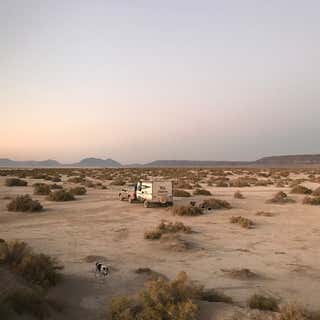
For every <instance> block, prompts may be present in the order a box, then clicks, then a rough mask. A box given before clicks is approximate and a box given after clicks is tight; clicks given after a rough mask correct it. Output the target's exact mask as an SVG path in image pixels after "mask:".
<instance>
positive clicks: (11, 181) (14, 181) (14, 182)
mask: <svg viewBox="0 0 320 320" xmlns="http://www.w3.org/2000/svg"><path fill="white" fill-rule="evenodd" d="M5 185H6V186H7V187H25V186H27V185H28V182H27V181H24V180H21V179H18V178H7V179H6V181H5Z"/></svg>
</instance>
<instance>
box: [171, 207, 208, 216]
mask: <svg viewBox="0 0 320 320" xmlns="http://www.w3.org/2000/svg"><path fill="white" fill-rule="evenodd" d="M172 214H173V215H177V216H199V215H202V214H203V211H202V210H201V209H200V208H199V207H195V206H174V207H173V208H172Z"/></svg>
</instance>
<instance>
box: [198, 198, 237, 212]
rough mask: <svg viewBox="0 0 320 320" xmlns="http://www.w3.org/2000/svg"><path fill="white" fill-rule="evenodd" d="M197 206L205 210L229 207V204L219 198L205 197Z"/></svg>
mask: <svg viewBox="0 0 320 320" xmlns="http://www.w3.org/2000/svg"><path fill="white" fill-rule="evenodd" d="M199 207H200V208H201V209H207V210H219V209H231V208H232V207H231V204H230V203H229V202H228V201H226V200H221V199H216V198H212V199H207V200H203V201H201V203H200V204H199Z"/></svg>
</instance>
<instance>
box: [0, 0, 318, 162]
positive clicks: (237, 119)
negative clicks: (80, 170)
mask: <svg viewBox="0 0 320 320" xmlns="http://www.w3.org/2000/svg"><path fill="white" fill-rule="evenodd" d="M319 20H320V1H318V0H316V1H313V0H305V1H302V0H299V1H296V0H268V1H265V0H242V1H239V0H224V1H221V0H220V1H215V0H208V1H207V0H199V1H188V0H170V1H169V0H162V1H155V0H141V1H135V0H130V1H129V0H114V1H111V0H90V1H88V0H65V1H62V0H0V158H11V159H15V160H30V159H35V160H43V159H48V158H50V159H56V160H59V161H61V162H72V161H78V160H79V159H81V158H84V157H88V156H93V157H99V158H113V159H115V160H117V161H120V162H122V163H134V162H148V161H151V160H156V159H188V160H255V159H257V158H259V157H262V156H267V155H278V154H301V153H320V149H319V147H320V125H319V123H320V41H319V40H320V24H319Z"/></svg>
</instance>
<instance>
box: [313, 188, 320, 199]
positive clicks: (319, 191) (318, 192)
mask: <svg viewBox="0 0 320 320" xmlns="http://www.w3.org/2000/svg"><path fill="white" fill-rule="evenodd" d="M312 195H313V196H316V197H320V187H318V188H317V189H315V190H313V192H312Z"/></svg>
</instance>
